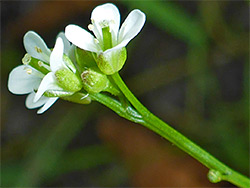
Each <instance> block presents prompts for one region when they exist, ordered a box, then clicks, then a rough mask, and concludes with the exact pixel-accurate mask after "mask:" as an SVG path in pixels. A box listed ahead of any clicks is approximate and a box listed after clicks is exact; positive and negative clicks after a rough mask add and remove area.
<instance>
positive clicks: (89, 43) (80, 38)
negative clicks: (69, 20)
mask: <svg viewBox="0 0 250 188" xmlns="http://www.w3.org/2000/svg"><path fill="white" fill-rule="evenodd" d="M65 35H66V37H67V39H68V40H69V41H70V42H72V43H73V44H74V45H76V46H78V47H79V48H81V49H83V50H87V51H91V52H98V51H99V49H98V45H97V44H96V43H95V41H94V37H93V35H91V34H90V33H89V32H87V31H86V30H84V29H83V28H81V27H79V26H77V25H68V26H67V27H66V28H65Z"/></svg>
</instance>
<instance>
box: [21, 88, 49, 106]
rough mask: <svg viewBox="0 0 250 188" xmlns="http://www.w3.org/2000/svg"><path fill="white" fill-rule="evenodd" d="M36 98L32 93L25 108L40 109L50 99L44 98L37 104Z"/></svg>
mask: <svg viewBox="0 0 250 188" xmlns="http://www.w3.org/2000/svg"><path fill="white" fill-rule="evenodd" d="M34 97H35V92H32V93H30V94H29V95H28V96H27V98H26V101H25V106H26V107H27V108H28V109H34V108H38V107H40V106H42V105H44V104H45V103H46V102H47V101H48V99H49V97H44V96H42V97H41V98H40V99H39V100H38V101H37V102H33V100H34Z"/></svg>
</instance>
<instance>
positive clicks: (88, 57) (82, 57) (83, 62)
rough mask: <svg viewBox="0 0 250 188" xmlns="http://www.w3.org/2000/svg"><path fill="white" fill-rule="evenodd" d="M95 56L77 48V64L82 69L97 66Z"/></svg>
mask: <svg viewBox="0 0 250 188" xmlns="http://www.w3.org/2000/svg"><path fill="white" fill-rule="evenodd" d="M93 55H94V54H93V53H92V52H89V51H86V50H82V49H80V48H76V50H75V56H76V62H77V64H78V65H79V67H80V68H82V69H84V68H88V67H94V66H96V62H95V59H94V57H93Z"/></svg>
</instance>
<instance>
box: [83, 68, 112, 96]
mask: <svg viewBox="0 0 250 188" xmlns="http://www.w3.org/2000/svg"><path fill="white" fill-rule="evenodd" d="M81 77H82V81H83V88H84V89H85V90H86V91H87V92H89V93H99V92H101V91H103V90H105V89H106V88H107V87H108V85H109V79H108V77H107V76H106V75H105V74H103V73H102V72H100V70H99V69H98V68H97V67H92V68H88V69H86V70H85V71H83V72H82V74H81Z"/></svg>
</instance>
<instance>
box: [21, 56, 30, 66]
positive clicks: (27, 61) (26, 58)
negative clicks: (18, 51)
mask: <svg viewBox="0 0 250 188" xmlns="http://www.w3.org/2000/svg"><path fill="white" fill-rule="evenodd" d="M30 61H31V56H30V55H29V54H25V56H24V57H23V59H22V62H23V64H24V65H28V64H29V62H30Z"/></svg>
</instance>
